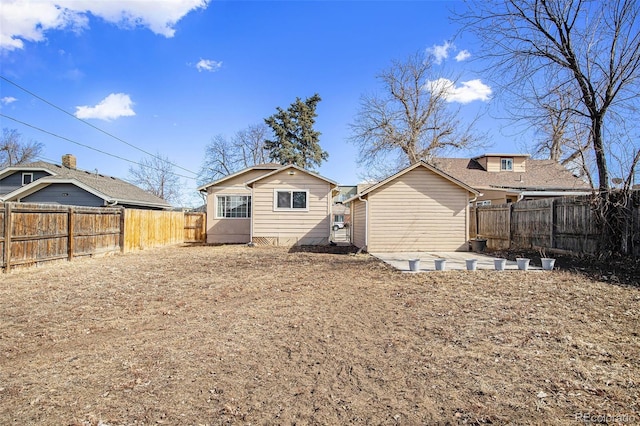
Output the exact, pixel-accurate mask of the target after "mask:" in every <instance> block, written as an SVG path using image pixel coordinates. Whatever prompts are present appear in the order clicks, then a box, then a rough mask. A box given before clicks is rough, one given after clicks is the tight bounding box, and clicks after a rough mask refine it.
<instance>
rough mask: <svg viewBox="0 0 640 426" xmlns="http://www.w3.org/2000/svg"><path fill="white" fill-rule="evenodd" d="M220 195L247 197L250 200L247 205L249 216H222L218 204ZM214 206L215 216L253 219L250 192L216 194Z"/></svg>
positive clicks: (218, 217)
mask: <svg viewBox="0 0 640 426" xmlns="http://www.w3.org/2000/svg"><path fill="white" fill-rule="evenodd" d="M220 197H246V198H247V199H248V200H247V201H248V206H247V216H245V217H226V216H220V215H219V213H218V206H219V205H220ZM213 207H214V212H215V216H214V217H215V218H216V219H232V220H235V219H243V220H246V219H251V209H252V207H253V206H252V204H251V195H249V194H216V198H215V206H213Z"/></svg>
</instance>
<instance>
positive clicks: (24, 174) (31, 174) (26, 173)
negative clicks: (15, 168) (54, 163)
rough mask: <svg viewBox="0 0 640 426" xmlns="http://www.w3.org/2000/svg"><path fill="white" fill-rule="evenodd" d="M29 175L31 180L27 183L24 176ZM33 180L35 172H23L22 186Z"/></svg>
mask: <svg viewBox="0 0 640 426" xmlns="http://www.w3.org/2000/svg"><path fill="white" fill-rule="evenodd" d="M27 176H29V178H30V180H29V182H27V183H25V182H24V178H25V177H27ZM32 182H33V173H28V172H23V173H22V186H25V185H29V184H30V183H32Z"/></svg>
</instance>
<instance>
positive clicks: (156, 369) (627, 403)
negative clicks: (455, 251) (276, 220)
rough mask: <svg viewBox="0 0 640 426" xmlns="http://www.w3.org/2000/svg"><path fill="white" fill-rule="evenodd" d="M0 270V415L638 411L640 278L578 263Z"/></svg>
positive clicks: (18, 418)
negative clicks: (520, 267)
mask: <svg viewBox="0 0 640 426" xmlns="http://www.w3.org/2000/svg"><path fill="white" fill-rule="evenodd" d="M0 280H1V284H0V424H3V425H10V424H16V425H27V424H46V425H54V424H55V425H98V424H102V425H125V424H126V425H129V424H136V425H152V424H170V425H201V424H211V425H218V424H322V425H325V424H346V423H355V424H376V425H377V424H390V425H392V424H463V423H466V424H488V423H491V424H509V423H511V424H583V423H582V422H583V421H584V420H585V419H586V418H587V417H585V416H590V417H589V418H590V419H591V420H594V419H601V420H605V421H607V422H608V423H609V424H618V423H620V424H634V423H635V424H637V423H640V402H639V401H640V362H639V360H640V336H639V333H640V326H639V325H640V289H639V288H638V287H633V286H625V285H614V284H612V283H611V282H610V281H606V282H605V281H603V280H594V279H592V278H589V277H588V276H585V275H582V274H578V273H572V272H562V271H553V272H523V271H510V272H496V271H475V272H467V271H445V272H431V273H426V274H402V273H399V272H396V271H394V270H392V269H390V268H389V267H387V266H386V265H384V264H382V263H380V262H378V261H377V260H375V259H373V258H371V257H369V256H367V255H353V254H331V253H318V252H316V253H311V252H305V251H298V252H290V251H287V250H286V249H281V248H258V247H256V248H249V247H244V246H226V247H225V246H222V247H206V246H201V247H169V248H163V249H154V250H147V251H143V252H140V253H135V254H128V255H119V256H112V257H105V258H94V259H85V260H78V261H74V262H71V263H58V264H51V265H45V266H43V267H39V268H34V269H29V270H18V271H15V272H13V273H11V274H6V275H0ZM578 415H580V416H581V417H579V418H578V417H577V416H578Z"/></svg>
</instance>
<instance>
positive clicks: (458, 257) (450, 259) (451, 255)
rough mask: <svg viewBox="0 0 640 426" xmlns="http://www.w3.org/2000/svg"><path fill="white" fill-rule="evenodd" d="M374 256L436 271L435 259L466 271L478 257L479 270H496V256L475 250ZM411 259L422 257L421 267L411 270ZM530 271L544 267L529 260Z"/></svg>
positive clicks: (511, 265)
mask: <svg viewBox="0 0 640 426" xmlns="http://www.w3.org/2000/svg"><path fill="white" fill-rule="evenodd" d="M370 254H371V255H372V256H375V257H377V258H378V259H380V260H382V261H383V262H385V263H387V264H389V265H391V266H393V267H394V268H396V269H398V270H400V271H402V272H429V271H435V270H436V268H435V262H434V261H435V260H436V259H446V264H445V270H448V271H462V270H464V271H466V270H467V264H466V260H467V259H476V260H477V266H476V269H479V270H492V271H493V270H495V269H496V268H495V264H494V259H497V258H496V257H492V256H487V255H485V254H480V253H474V252H464V251H461V252H424V251H423V252H403V253H400V252H398V253H370ZM409 259H420V262H419V268H418V270H417V271H411V270H410V269H409ZM505 270H508V271H513V270H516V271H517V270H518V264H517V262H515V261H513V260H507V263H506V266H505ZM528 270H530V271H542V267H540V266H538V265H533V264H531V262H529V269H528Z"/></svg>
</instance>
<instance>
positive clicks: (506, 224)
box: [470, 193, 640, 256]
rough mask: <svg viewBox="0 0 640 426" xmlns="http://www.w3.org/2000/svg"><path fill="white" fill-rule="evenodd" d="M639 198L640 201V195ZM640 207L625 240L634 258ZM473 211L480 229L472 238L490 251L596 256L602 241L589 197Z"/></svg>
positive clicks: (639, 249)
mask: <svg viewBox="0 0 640 426" xmlns="http://www.w3.org/2000/svg"><path fill="white" fill-rule="evenodd" d="M636 198H640V193H638V194H636ZM636 198H633V199H634V200H636ZM639 204H640V201H638V200H636V201H634V204H633V207H632V208H633V210H632V212H631V213H632V214H631V219H630V224H629V226H628V228H627V230H626V232H628V233H629V235H627V236H626V237H625V236H622V239H624V238H627V239H630V241H631V247H632V250H631V254H633V255H635V256H638V255H640V205H639ZM471 210H472V213H471V217H472V218H473V220H474V221H475V225H476V228H475V229H474V227H473V226H472V227H470V229H474V231H475V232H473V233H471V234H470V238H476V236H478V237H481V238H485V239H487V247H489V248H490V249H505V248H526V249H552V250H557V251H564V252H572V253H576V254H580V253H584V254H594V253H597V252H598V249H599V241H600V239H601V238H602V230H600V229H598V225H597V221H596V216H595V214H594V210H593V204H592V203H591V201H590V199H589V197H565V198H547V199H541V200H533V201H521V202H518V203H512V204H502V205H499V206H480V207H474V208H472V209H471ZM612 232H613V231H612ZM617 232H622V231H620V230H619V231H617Z"/></svg>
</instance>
